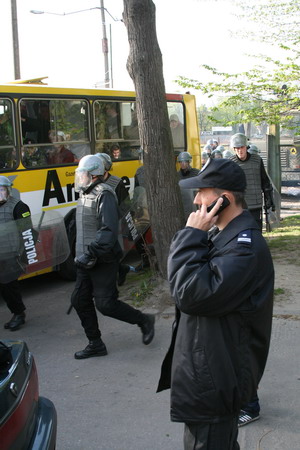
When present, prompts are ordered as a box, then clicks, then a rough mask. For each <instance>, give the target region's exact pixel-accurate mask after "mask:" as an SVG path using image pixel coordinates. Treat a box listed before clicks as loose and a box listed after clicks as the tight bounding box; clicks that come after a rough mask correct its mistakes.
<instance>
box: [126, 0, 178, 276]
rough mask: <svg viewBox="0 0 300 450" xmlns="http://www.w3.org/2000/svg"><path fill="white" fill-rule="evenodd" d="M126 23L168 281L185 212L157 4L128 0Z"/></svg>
mask: <svg viewBox="0 0 300 450" xmlns="http://www.w3.org/2000/svg"><path fill="white" fill-rule="evenodd" d="M123 19H124V22H125V25H126V28H127V32H128V40H129V46H130V52H129V57H128V60H127V70H128V73H129V75H130V76H131V78H132V80H133V82H134V85H135V90H136V97H137V118H138V125H139V133H140V140H141V146H142V149H143V151H144V166H145V180H146V193H147V200H148V208H149V215H150V223H151V229H152V235H153V240H154V248H155V252H156V257H157V262H158V266H159V270H160V272H161V274H162V276H163V277H164V278H166V276H167V258H168V253H169V247H170V242H171V240H172V237H173V235H174V234H175V232H176V231H177V230H179V229H180V228H182V227H183V226H184V214H183V207H182V201H181V196H180V190H179V186H178V178H177V174H176V166H175V162H176V161H175V154H174V149H173V143H172V136H171V130H170V125H169V117H168V111H167V103H166V97H165V85H164V78H163V70H162V55H161V52H160V48H159V45H158V42H157V36H156V24H155V5H154V3H153V2H152V0H124V13H123Z"/></svg>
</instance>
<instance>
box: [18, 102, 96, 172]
mask: <svg viewBox="0 0 300 450" xmlns="http://www.w3.org/2000/svg"><path fill="white" fill-rule="evenodd" d="M20 120H21V127H22V138H23V145H24V146H25V147H24V148H26V142H29V144H30V143H34V144H37V146H38V147H39V152H40V153H41V154H43V155H42V158H41V161H46V164H47V165H61V164H70V163H74V162H77V161H79V159H80V158H82V156H84V155H87V154H89V153H90V141H89V127H88V120H89V118H88V103H87V102H86V101H85V100H81V99H76V100H75V99H63V100H61V99H43V100H41V99H37V100H35V99H26V100H25V99H23V100H22V101H21V102H20ZM32 151H33V150H32ZM22 153H23V155H24V156H25V155H27V156H28V152H26V151H25V150H24V149H23V152H22ZM31 156H32V155H31ZM31 159H32V158H31ZM31 159H30V158H29V159H28V158H27V157H24V158H23V163H24V165H25V166H26V167H32V164H35V163H36V161H35V159H32V161H31Z"/></svg>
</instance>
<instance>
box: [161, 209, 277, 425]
mask: <svg viewBox="0 0 300 450" xmlns="http://www.w3.org/2000/svg"><path fill="white" fill-rule="evenodd" d="M168 273H169V282H170V287H171V294H172V296H173V297H174V299H175V302H176V306H177V313H178V312H179V311H180V317H179V313H178V314H177V323H176V327H175V329H174V332H173V340H172V345H171V347H170V350H169V352H168V354H167V356H166V358H165V361H164V363H163V366H162V375H161V379H160V382H159V386H158V391H161V390H163V389H166V388H168V387H170V384H171V419H172V420H173V421H176V422H185V423H200V422H210V423H214V422H220V421H222V420H226V419H229V418H230V417H233V416H236V415H237V414H238V412H239V410H240V407H241V405H242V404H243V403H245V402H248V401H250V399H251V398H252V396H253V395H254V394H255V392H256V389H257V387H258V383H259V381H260V379H261V377H262V375H263V372H264V368H265V364H266V360H267V355H268V351H269V344H270V335H271V323H272V309H273V289H274V269H273V263H272V259H271V256H270V252H269V249H268V247H267V244H266V242H265V240H264V238H263V237H262V235H261V232H260V230H259V228H258V226H257V224H256V222H255V220H254V219H253V218H252V217H251V214H250V213H249V212H248V211H243V213H242V214H241V215H240V216H238V217H236V218H234V219H233V220H232V221H231V222H230V223H229V224H228V225H227V227H226V228H225V229H224V230H222V231H221V232H219V233H218V234H216V235H215V236H214V237H212V238H211V240H209V239H208V233H206V232H204V231H201V230H198V229H195V228H191V227H186V228H184V229H183V230H181V231H179V232H178V233H177V234H176V235H175V237H174V239H173V242H172V245H171V249H170V255H169V260H168Z"/></svg>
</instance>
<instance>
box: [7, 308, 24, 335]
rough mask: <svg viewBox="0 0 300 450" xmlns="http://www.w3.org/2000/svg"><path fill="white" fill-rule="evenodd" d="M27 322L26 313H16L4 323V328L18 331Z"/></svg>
mask: <svg viewBox="0 0 300 450" xmlns="http://www.w3.org/2000/svg"><path fill="white" fill-rule="evenodd" d="M24 323H25V313H24V312H23V313H21V314H14V315H13V316H12V318H11V319H10V321H9V322H6V323H5V324H4V328H5V329H6V330H10V331H16V330H18V329H19V328H20V326H21V325H24Z"/></svg>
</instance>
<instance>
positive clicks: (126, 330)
mask: <svg viewBox="0 0 300 450" xmlns="http://www.w3.org/2000/svg"><path fill="white" fill-rule="evenodd" d="M40 283H41V281H40ZM46 286H47V288H46ZM41 288H44V289H43V290H42V292H43V296H42V301H43V304H44V307H43V308H41V307H40V304H41V294H40V292H41ZM72 288H73V283H65V282H62V281H61V282H58V283H52V284H51V283H50V285H49V283H48V284H47V285H46V284H45V286H42V285H40V286H36V288H35V290H34V291H33V290H32V289H31V291H30V301H29V298H28V297H29V294H28V293H26V292H24V298H25V301H26V304H27V311H28V322H27V324H26V326H25V327H23V328H22V329H20V330H19V331H18V332H16V333H14V334H12V333H11V332H10V331H8V330H3V329H2V333H1V336H3V337H6V338H10V339H12V338H16V339H17V338H18V339H24V340H26V342H27V343H28V345H29V348H30V350H31V351H32V352H33V354H34V356H35V359H36V363H37V368H38V374H39V380H40V394H41V395H44V396H46V397H49V398H50V399H51V400H52V401H53V402H54V404H55V406H56V408H57V412H58V438H57V450H87V449H88V450H182V448H183V446H182V435H183V425H182V424H177V423H171V422H170V418H169V405H170V402H169V391H165V392H162V393H160V394H156V387H157V382H158V378H159V374H160V365H161V362H162V360H163V357H164V355H165V353H166V351H167V348H168V346H169V342H170V337H171V327H172V322H173V319H174V310H173V307H170V308H169V309H168V310H165V311H164V312H163V313H161V314H160V315H159V317H157V322H156V336H155V338H154V341H153V342H152V343H151V344H150V345H149V346H144V345H143V344H142V342H141V333H140V330H139V329H138V327H135V326H131V325H128V324H125V323H122V322H118V321H117V320H113V319H109V318H107V317H103V316H101V315H99V321H100V327H101V330H102V333H103V339H104V341H105V343H106V345H107V348H108V352H109V354H108V356H105V357H101V358H90V359H88V360H82V361H78V360H75V359H74V358H73V353H74V351H76V350H79V349H81V348H83V347H84V346H85V345H86V340H85V337H84V335H83V331H82V329H81V325H80V323H79V320H78V318H77V316H76V314H75V313H74V311H73V312H72V313H71V315H69V316H67V315H66V310H67V307H68V299H69V298H70V293H71V291H72ZM148 311H149V312H152V313H153V312H154V313H155V310H153V309H151V308H150V310H148ZM291 312H293V317H294V320H289V319H284V318H283V317H284V313H287V314H290V313H291ZM274 314H275V316H276V315H279V317H275V318H274V323H273V335H272V344H271V349H270V356H269V360H268V363H267V367H266V371H265V374H264V377H263V380H262V382H261V385H260V387H259V392H258V393H259V397H260V402H261V419H260V420H258V421H257V422H254V423H252V424H249V425H247V426H246V427H243V428H241V429H240V433H239V442H240V445H241V450H258V449H259V450H277V449H278V450H297V449H299V448H300V445H299V442H300V436H299V419H300V417H299V414H300V395H299V385H300V373H299V361H300V350H299V337H300V322H299V318H300V296H298V301H297V303H296V304H295V303H293V304H291V305H290V304H287V305H285V306H283V305H278V306H276V305H275V309H274ZM0 315H1V317H6V316H7V309H6V307H5V306H4V304H3V303H1V304H0Z"/></svg>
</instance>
